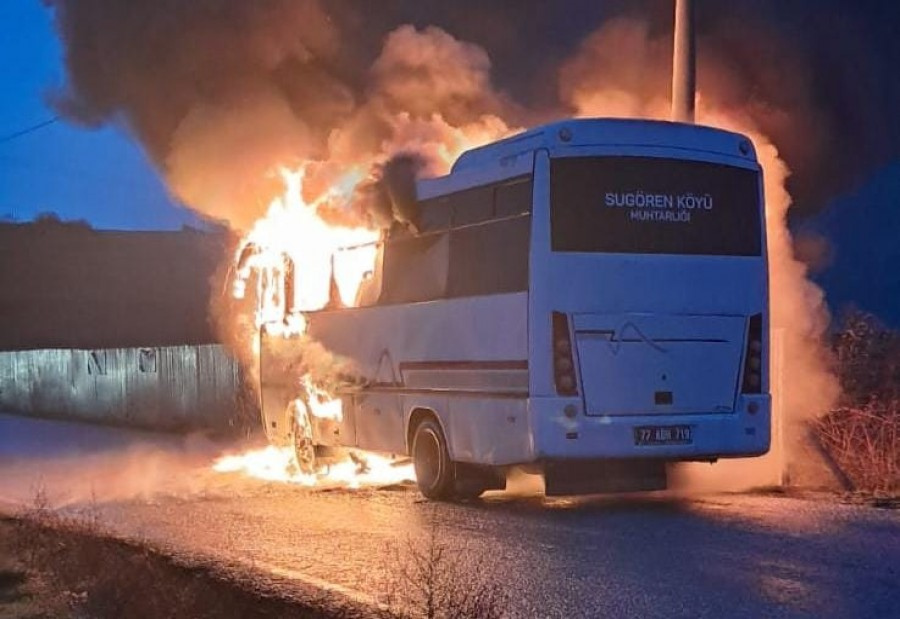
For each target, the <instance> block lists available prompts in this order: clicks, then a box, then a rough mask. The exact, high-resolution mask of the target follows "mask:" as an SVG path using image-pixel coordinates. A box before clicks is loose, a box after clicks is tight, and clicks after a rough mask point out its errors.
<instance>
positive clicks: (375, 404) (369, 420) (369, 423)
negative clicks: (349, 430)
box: [345, 391, 406, 454]
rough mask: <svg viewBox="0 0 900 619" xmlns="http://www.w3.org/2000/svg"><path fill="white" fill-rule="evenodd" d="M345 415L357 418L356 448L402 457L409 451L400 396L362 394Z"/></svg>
mask: <svg viewBox="0 0 900 619" xmlns="http://www.w3.org/2000/svg"><path fill="white" fill-rule="evenodd" d="M353 402H354V406H353V409H352V410H350V411H345V415H346V414H348V413H350V414H352V415H353V416H354V421H355V424H354V428H355V430H356V445H357V446H358V447H359V448H360V449H367V450H369V451H383V452H386V453H393V454H401V453H405V451H406V441H405V436H404V433H403V432H404V427H405V425H404V423H403V411H402V410H401V408H400V396H399V395H398V394H396V393H384V392H381V393H379V392H365V391H363V392H360V393H358V394H355V395H354V396H353Z"/></svg>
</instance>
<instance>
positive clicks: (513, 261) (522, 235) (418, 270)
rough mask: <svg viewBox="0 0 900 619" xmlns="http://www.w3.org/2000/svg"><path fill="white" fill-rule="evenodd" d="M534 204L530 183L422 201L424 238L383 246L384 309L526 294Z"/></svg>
mask: <svg viewBox="0 0 900 619" xmlns="http://www.w3.org/2000/svg"><path fill="white" fill-rule="evenodd" d="M531 204H532V179H531V177H520V178H516V179H513V180H510V181H505V182H503V183H495V184H491V185H485V186H482V187H475V188H472V189H466V190H464V191H459V192H456V193H453V194H449V195H446V196H440V197H437V198H432V199H430V200H426V201H424V202H422V204H421V223H422V233H421V234H420V235H418V236H400V237H395V238H390V239H388V240H387V241H386V242H385V244H384V248H383V277H382V281H381V285H382V291H381V295H380V297H379V299H378V304H379V305H390V304H395V303H415V302H420V301H431V300H437V299H448V298H457V297H469V296H481V295H489V294H504V293H511V292H522V291H525V290H527V289H528V255H529V246H530V238H531V217H530V216H529V214H530V213H531Z"/></svg>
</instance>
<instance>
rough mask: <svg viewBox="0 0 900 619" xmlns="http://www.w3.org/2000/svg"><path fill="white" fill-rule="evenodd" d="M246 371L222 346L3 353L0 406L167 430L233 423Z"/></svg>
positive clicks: (0, 376)
mask: <svg viewBox="0 0 900 619" xmlns="http://www.w3.org/2000/svg"><path fill="white" fill-rule="evenodd" d="M239 391H240V371H239V368H238V364H237V362H236V361H235V360H234V359H232V358H231V356H229V355H228V354H227V352H226V351H225V349H224V348H223V347H222V346H218V345H201V346H168V347H158V348H113V349H99V350H73V349H61V350H23V351H15V352H0V410H2V411H8V412H15V413H19V414H25V415H35V416H46V417H62V418H69V419H74V420H83V421H97V422H104V423H116V424H125V425H132V426H139V427H146V428H154V429H160V430H179V429H193V428H206V429H216V430H221V429H226V428H228V427H230V426H231V425H232V423H233V422H234V420H235V416H236V414H237V404H236V403H237V401H238V396H239Z"/></svg>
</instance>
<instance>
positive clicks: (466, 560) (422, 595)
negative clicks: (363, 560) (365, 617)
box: [379, 525, 507, 619]
mask: <svg viewBox="0 0 900 619" xmlns="http://www.w3.org/2000/svg"><path fill="white" fill-rule="evenodd" d="M385 556H387V557H389V560H390V562H389V564H388V565H386V567H385V568H384V571H383V574H382V577H383V583H382V590H383V592H384V593H383V595H382V598H381V600H380V601H381V602H382V603H383V604H382V607H381V609H380V613H379V614H380V616H381V617H382V618H384V619H387V618H395V617H423V618H425V619H495V618H499V617H503V616H504V614H505V608H506V605H507V596H506V594H505V592H504V591H503V589H502V587H501V585H500V584H499V583H497V582H495V581H493V580H490V579H489V577H488V576H486V574H485V570H484V569H483V567H484V561H483V560H482V559H481V558H480V557H479V556H478V555H476V553H474V552H472V551H471V550H470V549H469V548H468V547H467V546H462V547H460V546H458V545H452V544H451V543H450V542H447V541H444V540H442V539H441V537H440V535H439V531H438V528H437V526H436V525H432V527H431V529H430V532H429V534H428V535H427V536H425V537H424V538H420V539H414V538H411V537H410V538H407V539H406V541H405V543H404V544H401V545H399V546H392V547H389V548H388V549H387V553H386V555H385Z"/></svg>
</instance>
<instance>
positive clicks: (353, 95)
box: [45, 0, 900, 225]
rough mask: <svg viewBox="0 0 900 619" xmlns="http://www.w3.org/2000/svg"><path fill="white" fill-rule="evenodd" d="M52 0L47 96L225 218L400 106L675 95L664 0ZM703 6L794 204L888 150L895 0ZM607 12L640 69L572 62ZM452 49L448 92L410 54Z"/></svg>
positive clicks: (899, 90)
mask: <svg viewBox="0 0 900 619" xmlns="http://www.w3.org/2000/svg"><path fill="white" fill-rule="evenodd" d="M45 3H46V4H48V5H49V6H51V7H52V8H53V10H54V12H55V14H56V18H57V24H58V29H59V32H60V35H61V37H62V38H63V40H64V41H65V49H66V66H67V69H68V77H69V79H68V86H67V88H66V89H65V90H64V91H63V92H59V93H56V94H55V96H54V100H55V101H56V104H57V107H58V108H59V109H60V110H62V111H63V112H64V113H65V114H66V115H67V116H68V117H69V118H71V119H73V120H75V121H78V122H81V123H84V124H87V125H91V126H96V125H100V124H103V123H106V122H119V123H124V124H125V125H126V126H127V127H128V128H129V129H130V130H131V131H132V132H133V133H134V134H135V135H136V136H137V137H138V138H139V139H140V141H141V142H142V144H144V145H145V147H146V149H147V150H148V152H149V153H150V154H151V156H152V157H153V159H154V161H156V163H157V165H158V166H159V168H160V169H161V170H162V171H163V172H164V173H165V174H166V175H167V176H168V177H169V178H170V179H171V180H170V182H171V183H172V185H173V187H174V190H175V191H176V193H178V194H179V195H180V196H182V198H183V199H185V200H186V201H187V202H189V203H192V204H194V203H197V202H200V203H203V202H216V203H217V204H223V203H224V206H223V207H222V209H223V211H224V215H225V216H226V217H227V218H228V219H229V220H232V221H233V223H236V224H237V225H240V224H241V223H246V222H241V221H240V219H241V218H240V215H239V210H240V209H241V208H246V204H247V203H248V202H251V203H252V202H254V201H259V200H260V198H259V196H260V195H265V194H266V193H267V183H274V184H276V185H277V179H275V180H274V181H273V180H271V179H267V177H266V175H265V174H264V172H265V171H266V170H268V169H270V168H271V166H272V164H273V163H274V162H281V163H283V162H285V161H288V160H290V157H292V156H293V157H308V156H313V155H315V154H316V153H320V152H321V151H322V149H323V148H326V147H327V146H328V144H329V141H333V140H334V137H333V135H332V134H333V132H334V130H335V129H336V128H341V129H342V134H343V135H342V137H341V139H340V140H339V141H338V144H337V145H338V146H340V145H341V143H343V145H344V147H345V148H347V149H352V148H358V147H359V146H360V145H362V146H365V147H366V148H370V149H371V148H374V146H373V144H378V143H379V142H381V141H383V140H384V137H385V135H387V136H391V135H393V134H395V133H397V132H398V129H397V127H394V126H390V124H389V123H387V124H386V121H385V116H384V112H392V111H397V110H400V109H404V111H405V112H407V113H409V114H411V115H412V117H413V120H415V118H416V117H417V116H421V115H425V114H428V113H429V112H430V111H438V110H439V111H441V112H442V113H444V114H445V115H446V117H447V120H448V121H449V122H451V123H459V122H467V121H469V120H471V118H470V116H471V115H472V114H496V113H497V112H498V110H500V109H503V111H504V118H506V119H507V121H509V120H510V118H511V117H512V122H513V123H514V124H530V123H532V122H534V121H536V120H538V119H544V118H550V117H553V116H558V115H560V114H563V113H565V105H564V104H565V103H566V101H565V100H563V101H560V100H559V99H558V95H559V91H560V89H559V88H558V87H557V81H558V78H557V73H558V68H559V67H560V66H561V65H564V64H565V65H566V66H567V67H569V68H568V73H565V72H564V74H563V77H562V94H563V99H565V95H566V89H567V88H569V89H571V80H572V79H574V78H573V75H584V76H588V78H589V79H607V78H609V79H610V80H616V79H618V80H619V81H620V82H621V84H622V86H623V87H626V86H627V87H628V88H636V89H637V90H642V91H647V90H652V91H655V92H656V93H657V95H658V96H660V97H666V96H667V94H668V53H669V52H668V47H667V44H668V36H669V34H668V33H669V32H670V30H671V20H672V1H671V0H627V1H626V0H609V1H607V2H597V1H596V0H569V1H567V2H564V3H550V2H545V1H543V0H515V1H513V0H496V1H495V2H490V3H484V2H476V1H474V0H457V1H455V2H446V1H443V0H416V1H414V0H384V1H382V2H378V3H372V2H366V1H363V0H329V1H328V2H324V1H322V2H318V1H316V0H256V1H254V2H247V1H245V0H198V1H191V2H186V1H184V0H131V1H128V2H122V1H121V0H45ZM697 7H698V31H699V34H700V50H701V54H702V56H701V67H700V69H701V73H700V86H701V88H703V86H704V83H708V82H709V81H710V80H713V81H715V83H716V86H717V88H718V96H719V98H720V100H721V101H722V102H723V103H727V104H728V105H730V106H733V107H734V108H741V109H743V110H745V112H746V113H748V114H749V115H750V116H751V117H752V120H753V122H754V123H755V124H756V125H757V126H758V127H760V129H761V130H762V131H763V132H765V133H767V134H768V135H769V136H770V137H771V138H772V140H773V142H774V143H775V144H776V146H777V147H778V148H779V151H780V152H781V153H782V155H783V156H784V158H785V159H786V161H787V163H788V164H789V166H790V167H791V169H792V170H793V171H794V175H793V176H792V178H791V181H790V183H791V190H792V193H793V194H794V197H795V199H796V201H797V203H798V206H799V207H800V211H801V212H803V211H806V212H809V211H811V210H815V209H817V208H819V207H821V206H822V204H823V202H824V201H825V199H826V198H828V197H829V196H831V195H833V194H834V193H835V192H838V191H842V190H845V189H847V188H848V186H849V185H850V184H852V183H853V182H855V181H857V180H859V178H860V176H861V175H862V174H863V173H866V172H868V171H870V170H871V169H872V168H873V167H876V166H878V165H881V164H883V163H884V162H885V161H887V160H888V159H890V158H892V157H896V156H897V155H898V151H900V148H898V144H900V120H898V119H897V118H896V114H895V113H894V111H895V110H896V109H897V108H898V102H900V79H898V77H897V75H898V74H900V72H898V71H896V69H895V68H896V67H897V66H898V63H900V41H898V37H896V33H895V29H896V24H897V23H898V21H900V5H897V3H888V2H882V1H879V0H859V1H857V2H854V3H852V4H850V3H847V2H844V1H841V0H821V1H819V2H815V3H811V2H800V1H799V0H736V1H733V2H727V3H725V2H712V1H707V2H703V1H700V2H697ZM613 18H639V19H640V20H641V21H642V22H643V24H644V25H643V26H642V27H643V28H645V29H646V30H645V32H644V34H643V35H641V36H645V37H646V39H647V41H649V42H651V43H652V44H653V45H651V47H653V46H655V49H654V50H651V51H652V53H650V55H649V56H647V57H646V58H643V59H641V62H642V63H643V64H644V65H645V66H647V67H649V69H650V70H649V75H651V76H652V77H651V78H650V79H646V80H639V81H636V80H635V77H634V74H632V75H623V74H617V70H620V69H621V68H622V67H631V66H634V65H633V64H632V63H631V62H630V61H631V60H632V59H630V58H624V57H620V60H622V61H626V60H627V61H628V62H618V63H617V62H616V56H615V55H611V54H609V50H607V54H608V56H607V57H606V58H602V57H601V58H600V60H601V64H600V65H599V66H598V67H594V68H593V70H592V68H591V67H590V66H587V65H586V66H585V67H584V70H583V71H581V72H578V71H577V70H576V69H572V68H571V66H572V64H571V63H572V62H573V61H570V58H571V57H572V56H573V54H576V53H578V51H579V50H580V49H583V46H584V45H589V44H590V40H588V42H587V43H584V41H585V39H586V38H587V37H589V35H590V34H591V33H592V32H594V31H596V30H597V29H598V28H600V27H602V26H603V24H605V23H608V22H609V20H610V19H613ZM406 23H409V24H412V25H414V26H416V27H417V28H418V31H416V30H413V29H412V28H410V29H407V30H405V31H403V30H401V31H398V32H395V34H394V35H392V37H393V41H394V43H395V48H394V49H392V48H391V45H390V43H391V40H390V39H389V40H388V43H387V45H386V44H385V40H386V37H387V36H388V34H389V33H391V32H394V31H395V30H396V29H397V28H398V27H399V26H401V25H402V24H406ZM428 26H436V27H439V28H442V29H443V30H444V31H446V33H449V34H448V35H444V33H442V32H441V31H431V32H430V33H428V34H429V36H427V37H425V40H421V39H420V40H417V41H413V43H414V45H413V48H415V49H416V50H417V51H416V52H415V54H413V56H411V57H404V54H405V53H406V52H407V50H408V46H406V45H401V43H403V38H404V37H409V38H410V39H416V37H415V36H411V33H412V34H415V33H416V32H419V33H422V32H423V30H422V29H423V28H426V27H428ZM438 33H440V34H438ZM451 35H452V36H451ZM462 41H471V42H472V43H474V44H475V45H471V44H468V43H462ZM448 50H449V51H452V52H453V53H454V54H455V55H456V56H459V55H461V56H464V57H465V59H466V67H467V69H466V70H465V71H464V72H463V73H462V74H461V75H460V76H459V77H461V78H462V79H461V80H452V79H451V80H450V82H455V86H454V90H453V91H452V92H449V93H448V92H444V93H441V92H440V90H439V88H435V86H436V84H434V83H432V82H430V81H429V79H430V78H431V77H432V76H433V74H432V73H429V69H427V68H426V66H425V65H423V64H421V63H418V64H417V57H418V56H419V55H431V57H433V58H438V59H439V58H440V57H441V54H442V53H445V52H448ZM613 51H615V50H613ZM645 53H646V50H645ZM456 56H455V57H456ZM379 57H380V59H379ZM429 66H435V65H429ZM444 67H445V68H446V70H447V71H449V72H450V73H451V74H452V73H453V71H454V70H453V68H452V67H451V65H449V64H446V63H445V64H444ZM619 72H620V73H621V71H619ZM491 75H492V76H493V80H494V82H495V83H496V84H497V88H494V87H492V86H491V83H490V79H491ZM385 76H390V79H389V80H387V83H386V78H385ZM449 77H451V78H452V77H453V76H452V75H450V76H449ZM467 80H470V81H467ZM567 80H568V82H567ZM446 83H448V82H447V81H441V82H440V83H439V84H437V86H441V85H444V84H446ZM567 84H569V85H567ZM500 92H508V93H511V95H512V98H513V99H515V100H516V101H517V102H518V104H519V105H520V106H521V107H516V106H513V105H512V104H511V103H510V101H509V97H504V96H502V95H498V94H497V93H500ZM431 94H436V95H438V96H437V98H435V97H432V96H430V95H431ZM632 94H633V93H632ZM649 94H651V93H646V92H645V93H642V94H641V95H640V96H642V97H646V96H649ZM373 101H374V103H373ZM523 109H528V110H530V112H529V113H528V114H526V113H524V112H523V111H522V110H523ZM223 136H224V137H223ZM332 146H334V145H333V144H332ZM185 150H186V151H187V152H185ZM235 153H238V154H235ZM185 158H188V159H191V160H195V159H197V158H201V159H205V160H212V161H214V163H213V164H212V166H211V167H212V168H213V169H214V171H211V172H210V175H211V176H212V177H214V178H215V181H216V182H213V179H204V178H203V176H204V175H203V174H202V173H198V172H197V171H196V170H195V169H194V168H193V167H191V168H190V173H189V174H188V175H187V176H189V178H183V176H184V175H179V169H180V167H182V166H183V163H184V159H185ZM223 170H224V171H225V173H224V174H223ZM223 177H225V178H227V179H228V180H227V182H223V181H222V180H221V179H222V178H223ZM211 188H212V189H211Z"/></svg>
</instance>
